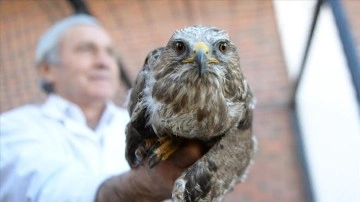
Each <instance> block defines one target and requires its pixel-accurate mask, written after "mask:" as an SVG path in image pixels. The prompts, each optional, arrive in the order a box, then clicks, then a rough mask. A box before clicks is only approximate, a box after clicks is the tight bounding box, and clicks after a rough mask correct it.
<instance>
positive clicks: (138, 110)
mask: <svg viewBox="0 0 360 202" xmlns="http://www.w3.org/2000/svg"><path fill="white" fill-rule="evenodd" d="M162 50H163V48H157V49H155V50H153V51H151V52H150V53H149V54H148V56H147V57H146V59H145V62H144V65H143V68H142V70H141V71H140V73H139V74H138V76H137V78H136V80H135V84H134V87H133V89H132V91H131V94H130V100H129V105H128V111H129V114H130V117H131V120H130V122H129V123H128V125H127V128H126V153H125V155H126V159H127V161H128V162H129V164H130V166H131V167H137V166H139V165H140V164H142V162H141V159H143V157H145V155H146V152H147V151H146V150H147V149H149V148H145V147H146V144H147V143H146V142H144V141H146V140H147V139H153V137H155V136H156V134H155V132H154V130H153V129H152V127H151V126H149V125H148V115H147V113H146V111H147V108H146V105H145V103H144V100H143V91H144V88H145V87H146V83H147V82H146V80H147V77H148V71H149V69H150V68H151V67H152V66H153V65H154V64H155V63H156V61H157V59H158V57H159V55H160V54H161V51H162ZM139 145H144V148H143V149H144V151H141V150H139V149H138V147H139ZM141 155H143V156H141Z"/></svg>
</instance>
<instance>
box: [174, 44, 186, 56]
mask: <svg viewBox="0 0 360 202" xmlns="http://www.w3.org/2000/svg"><path fill="white" fill-rule="evenodd" d="M185 49H186V48H185V44H184V43H183V42H181V41H178V42H176V43H175V50H176V52H177V53H178V54H181V53H183V52H184V51H185Z"/></svg>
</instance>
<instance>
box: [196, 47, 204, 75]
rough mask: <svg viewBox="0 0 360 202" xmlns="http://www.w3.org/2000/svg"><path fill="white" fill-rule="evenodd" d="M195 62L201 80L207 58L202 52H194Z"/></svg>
mask: <svg viewBox="0 0 360 202" xmlns="http://www.w3.org/2000/svg"><path fill="white" fill-rule="evenodd" d="M195 62H196V65H197V67H198V73H199V77H200V78H201V77H202V75H203V74H204V71H205V69H206V65H207V58H206V55H205V53H204V51H203V50H198V51H196V55H195Z"/></svg>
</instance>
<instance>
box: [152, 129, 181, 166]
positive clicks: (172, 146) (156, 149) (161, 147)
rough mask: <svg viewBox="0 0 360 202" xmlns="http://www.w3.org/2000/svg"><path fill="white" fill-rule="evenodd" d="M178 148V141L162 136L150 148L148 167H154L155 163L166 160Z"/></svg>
mask: <svg viewBox="0 0 360 202" xmlns="http://www.w3.org/2000/svg"><path fill="white" fill-rule="evenodd" d="M179 146H180V141H177V140H176V139H174V138H171V137H169V136H162V137H160V138H159V139H158V141H157V143H155V144H154V145H153V148H150V151H149V152H151V153H150V157H149V167H150V168H152V167H154V166H155V165H156V164H157V163H159V162H160V160H161V161H165V160H167V159H168V158H169V157H170V156H171V155H172V154H173V153H174V152H175V151H176V150H177V149H178V148H179Z"/></svg>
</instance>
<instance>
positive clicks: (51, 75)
mask: <svg viewBox="0 0 360 202" xmlns="http://www.w3.org/2000/svg"><path fill="white" fill-rule="evenodd" d="M55 68H56V67H54V65H50V64H47V63H41V64H40V65H39V66H38V73H39V75H40V77H41V78H42V79H44V80H45V81H47V82H49V83H53V82H54V79H55Z"/></svg>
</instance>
